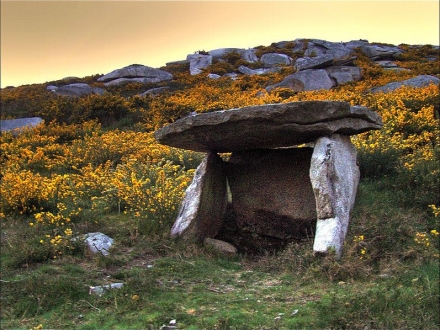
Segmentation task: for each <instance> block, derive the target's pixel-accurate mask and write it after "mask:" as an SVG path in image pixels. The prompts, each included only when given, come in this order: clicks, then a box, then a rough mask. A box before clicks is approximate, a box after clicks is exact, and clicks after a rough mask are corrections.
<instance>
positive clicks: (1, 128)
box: [0, 117, 43, 133]
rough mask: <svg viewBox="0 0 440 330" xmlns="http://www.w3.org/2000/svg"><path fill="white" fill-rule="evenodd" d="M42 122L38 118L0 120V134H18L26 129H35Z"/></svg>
mask: <svg viewBox="0 0 440 330" xmlns="http://www.w3.org/2000/svg"><path fill="white" fill-rule="evenodd" d="M42 122H43V119H41V118H40V117H30V118H19V119H4V120H0V132H10V131H13V132H17V133H18V132H20V131H21V130H23V129H26V128H32V127H35V126H37V125H39V124H41V123H42Z"/></svg>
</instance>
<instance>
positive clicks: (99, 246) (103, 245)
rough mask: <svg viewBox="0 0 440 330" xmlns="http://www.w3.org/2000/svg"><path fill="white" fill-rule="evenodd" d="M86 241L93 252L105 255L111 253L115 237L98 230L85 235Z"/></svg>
mask: <svg viewBox="0 0 440 330" xmlns="http://www.w3.org/2000/svg"><path fill="white" fill-rule="evenodd" d="M84 239H85V242H86V244H87V246H88V247H89V249H90V251H92V252H93V253H101V254H102V255H104V256H108V255H109V254H110V252H109V250H110V248H111V246H112V245H113V242H114V240H113V238H111V237H108V236H107V235H105V234H103V233H100V232H97V233H89V234H86V235H84Z"/></svg>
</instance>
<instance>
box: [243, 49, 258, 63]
mask: <svg viewBox="0 0 440 330" xmlns="http://www.w3.org/2000/svg"><path fill="white" fill-rule="evenodd" d="M241 58H242V59H243V60H244V61H246V62H248V63H256V62H258V57H257V55H255V49H246V50H245V51H243V52H242V54H241Z"/></svg>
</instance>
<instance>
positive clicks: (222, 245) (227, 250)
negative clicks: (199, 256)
mask: <svg viewBox="0 0 440 330" xmlns="http://www.w3.org/2000/svg"><path fill="white" fill-rule="evenodd" d="M203 243H204V244H205V245H206V246H211V247H212V248H213V249H214V250H216V251H218V252H220V253H222V254H226V255H236V254H237V248H236V247H235V246H233V245H232V244H230V243H228V242H225V241H221V240H218V239H214V238H209V237H207V238H205V240H204V241H203Z"/></svg>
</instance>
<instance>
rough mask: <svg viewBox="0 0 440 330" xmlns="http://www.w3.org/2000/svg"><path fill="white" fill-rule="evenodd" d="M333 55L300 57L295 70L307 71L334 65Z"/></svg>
mask: <svg viewBox="0 0 440 330" xmlns="http://www.w3.org/2000/svg"><path fill="white" fill-rule="evenodd" d="M332 63H333V55H330V54H328V55H327V54H325V55H322V56H318V57H300V58H298V59H297V60H296V62H295V69H296V70H297V71H302V70H307V69H321V68H325V67H328V66H330V65H332Z"/></svg>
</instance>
